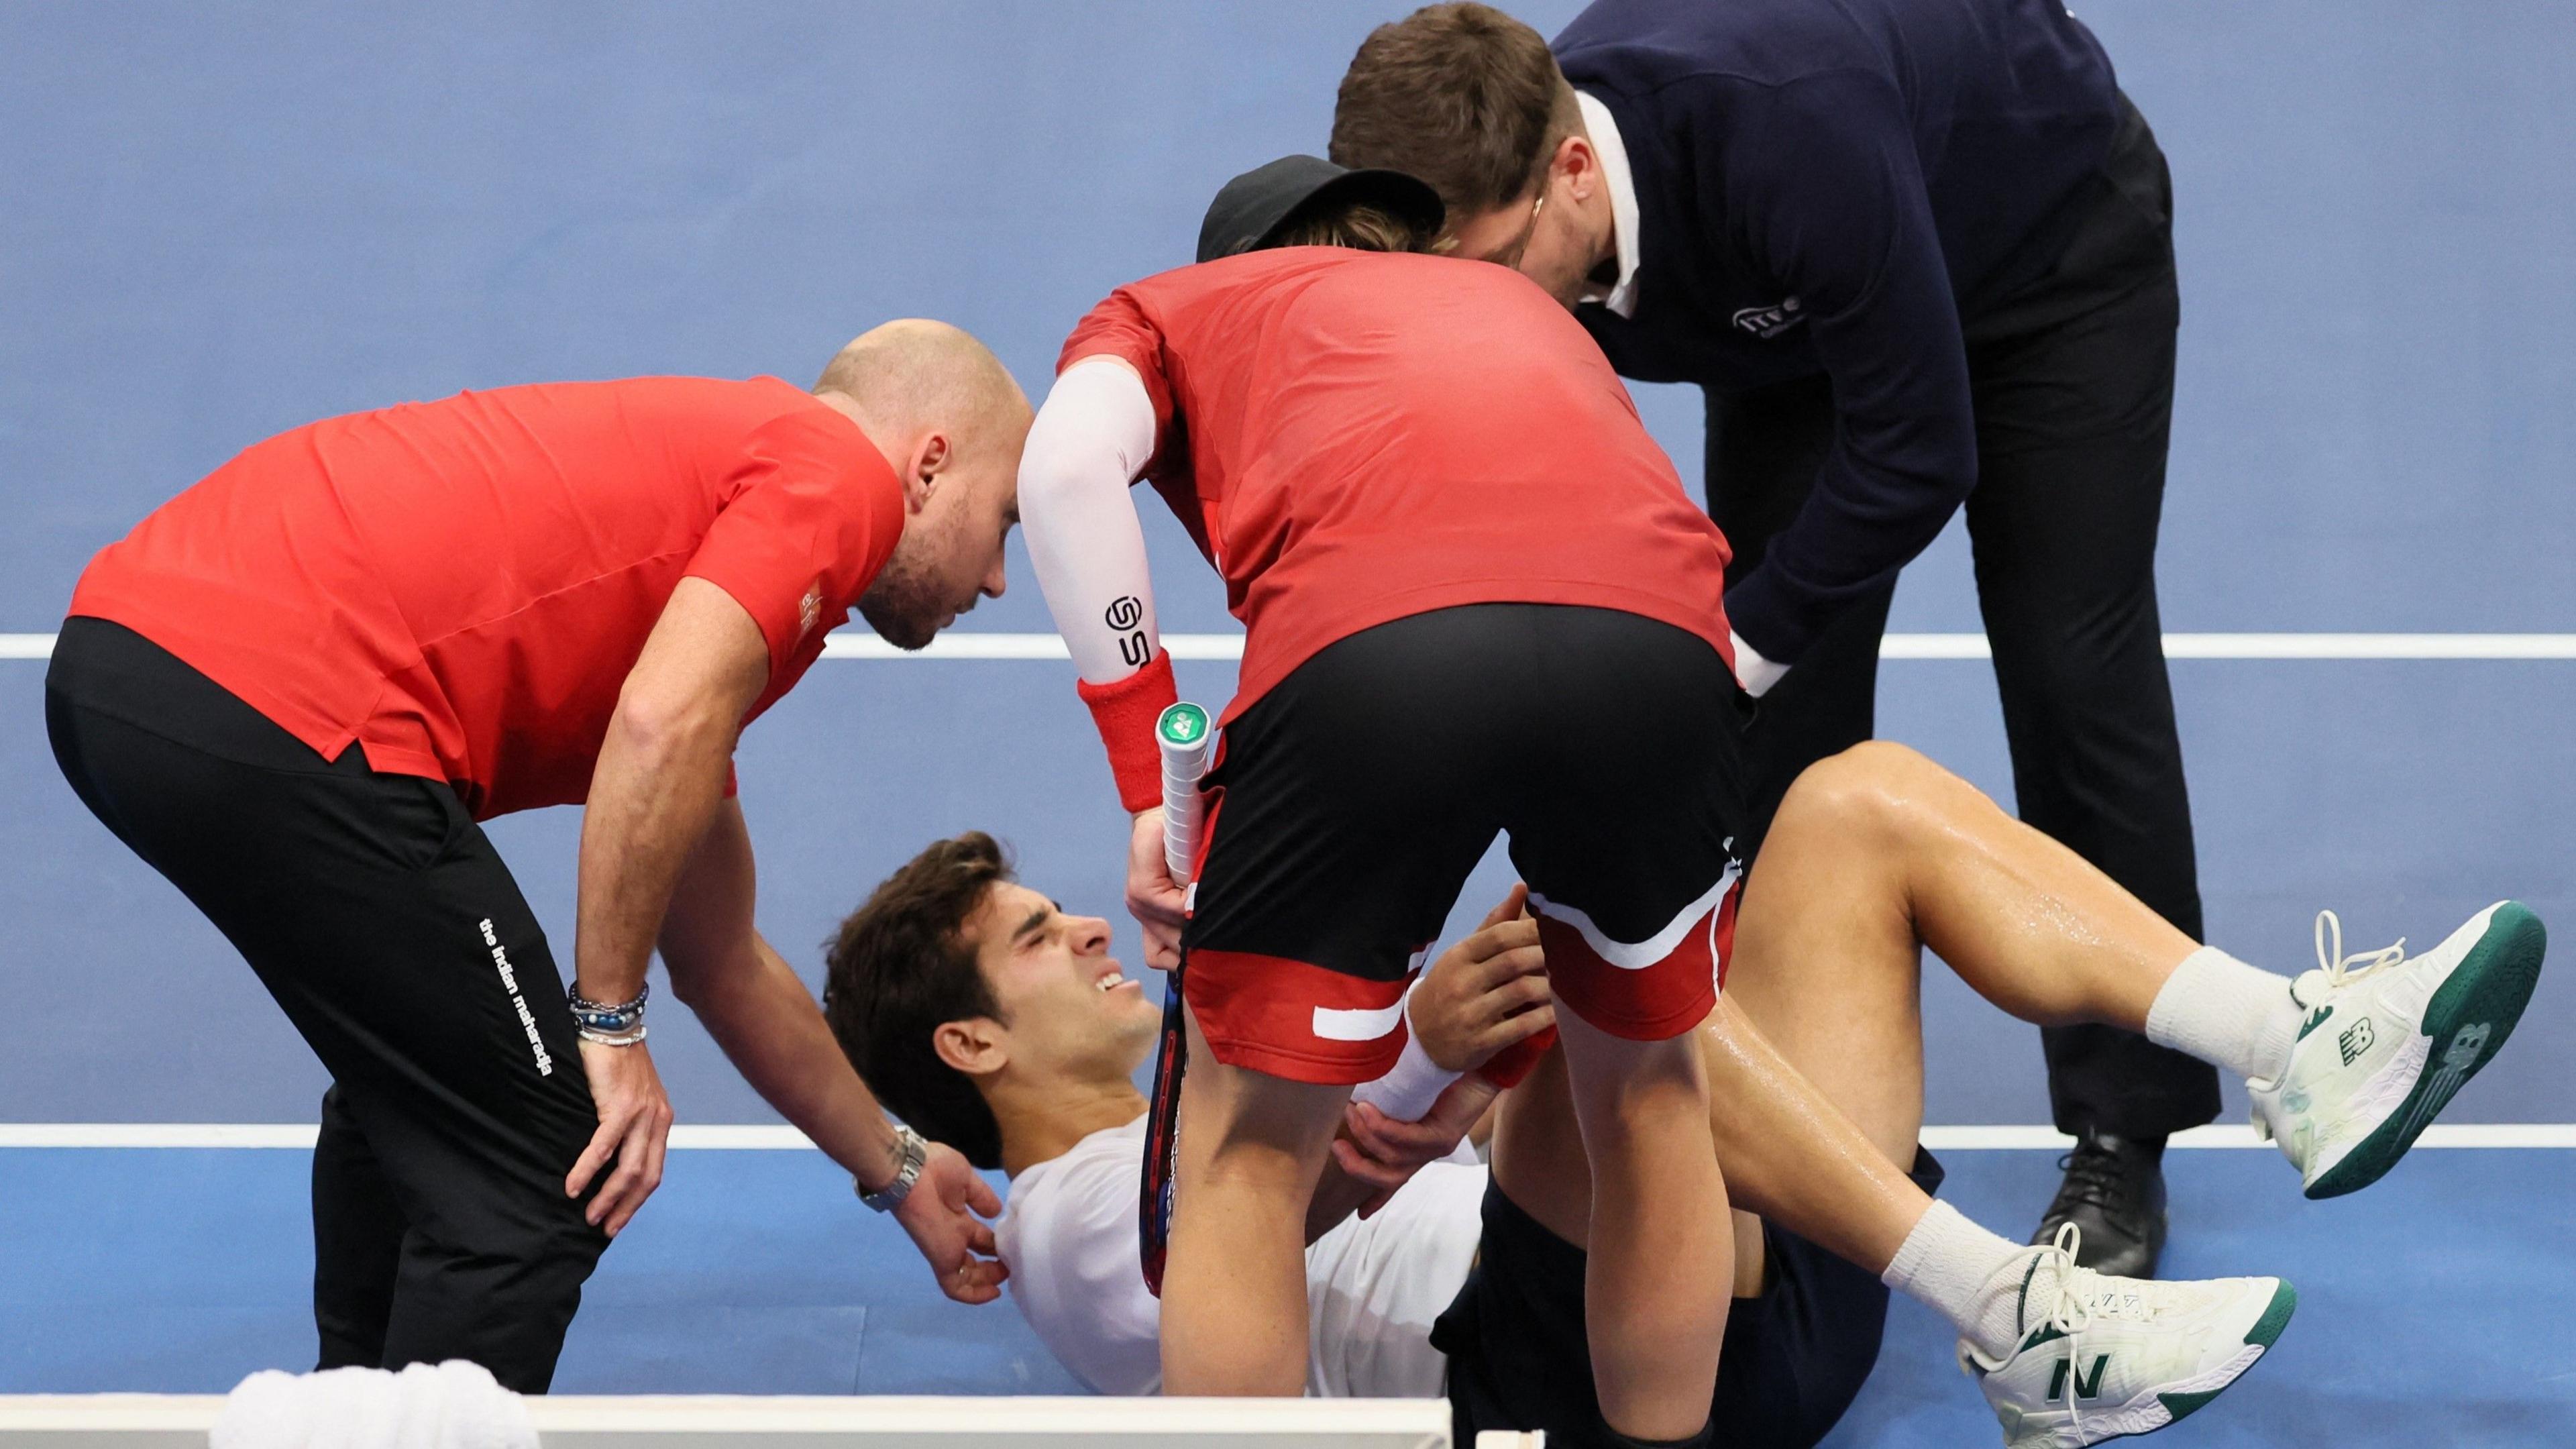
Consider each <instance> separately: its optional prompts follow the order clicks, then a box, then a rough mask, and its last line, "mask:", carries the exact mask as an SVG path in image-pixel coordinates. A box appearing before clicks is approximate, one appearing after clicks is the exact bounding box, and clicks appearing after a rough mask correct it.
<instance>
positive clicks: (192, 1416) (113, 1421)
mask: <svg viewBox="0 0 2576 1449" xmlns="http://www.w3.org/2000/svg"><path fill="white" fill-rule="evenodd" d="M526 1402H527V1410H528V1418H529V1420H530V1421H531V1426H532V1427H533V1428H535V1429H536V1430H537V1432H538V1434H539V1435H540V1436H542V1437H543V1439H544V1441H545V1444H546V1446H547V1449H638V1446H650V1445H670V1446H673V1449H696V1446H703V1445H710V1444H725V1445H736V1446H743V1449H750V1446H758V1445H780V1446H788V1445H798V1446H810V1445H823V1444H830V1445H836V1446H840V1449H923V1446H926V1445H953V1446H957V1449H976V1446H990V1445H996V1444H1007V1445H1016V1446H1023V1449H1048V1446H1060V1449H1095V1446H1098V1445H1103V1444H1120V1445H1140V1446H1146V1449H1151V1446H1155V1445H1165V1446H1171V1449H1182V1446H1191V1449H1206V1446H1232V1449H1311V1446H1314V1445H1318V1444H1330V1445H1334V1446H1337V1449H1447V1446H1448V1445H1449V1443H1450V1438H1449V1427H1450V1419H1449V1405H1448V1403H1447V1401H1445V1400H1441V1399H1118V1398H1041V1397H1034V1396H1032V1397H1019V1398H1015V1397H1008V1396H993V1397H984V1398H930V1397H917V1396H885V1397H880V1396H877V1395H865V1396H860V1395H833V1396H831V1397H828V1398H827V1397H799V1396H794V1395H761V1396H741V1395H721V1394H715V1395H676V1396H674V1395H649V1396H648V1395H635V1396H625V1395H616V1396H600V1395H582V1394H549V1395H545V1396H542V1397H538V1396H531V1397H530V1398H529V1399H528V1400H527V1401H526ZM223 1407H224V1399H223V1397H222V1396H221V1395H218V1394H30V1395H25V1396H17V1395H0V1444H6V1445H18V1446H24V1449H37V1446H40V1445H41V1446H46V1449H73V1446H80V1445H95V1446H97V1449H163V1446H168V1449H182V1446H187V1445H195V1446H198V1449H204V1445H205V1443H206V1435H207V1431H208V1430H210V1429H212V1428H213V1427H214V1424H215V1419H216V1416H217V1415H219V1414H220V1413H222V1411H223ZM244 1437H245V1438H251V1437H258V1436H254V1435H245V1436H244ZM268 1437H269V1438H270V1439H275V1438H277V1437H279V1436H275V1435H272V1436H268ZM313 1437H314V1439H315V1440H316V1441H317V1442H320V1441H324V1440H328V1441H329V1442H334V1443H337V1442H344V1441H348V1440H352V1439H355V1440H358V1441H360V1442H371V1441H368V1440H366V1439H365V1436H363V1435H355V1434H349V1433H337V1434H316V1435H314V1436H313ZM380 1437H382V1438H383V1440H384V1441H385V1442H388V1443H390V1442H393V1441H394V1440H395V1438H396V1437H397V1436H396V1435H394V1434H392V1433H390V1432H389V1433H386V1434H384V1435H382V1436H380ZM413 1437H418V1438H421V1439H424V1440H427V1439H433V1438H440V1437H444V1438H448V1439H455V1440H457V1441H459V1442H464V1441H466V1440H468V1439H471V1438H473V1437H474V1436H472V1435H461V1434H451V1435H446V1436H440V1435H437V1434H434V1433H429V1434H420V1435H417V1436H413ZM491 1437H493V1438H495V1439H497V1438H499V1437H501V1436H499V1435H493V1436H491Z"/></svg>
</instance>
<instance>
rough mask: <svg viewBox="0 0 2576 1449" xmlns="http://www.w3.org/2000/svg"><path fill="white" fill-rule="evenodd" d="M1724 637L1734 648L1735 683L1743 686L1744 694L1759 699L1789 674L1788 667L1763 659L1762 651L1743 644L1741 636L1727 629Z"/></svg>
mask: <svg viewBox="0 0 2576 1449" xmlns="http://www.w3.org/2000/svg"><path fill="white" fill-rule="evenodd" d="M1726 637H1727V642H1729V643H1731V644H1733V645H1734V646H1735V682H1736V683H1738V684H1740V685H1743V686H1744V692H1745V693H1746V694H1749V695H1751V696H1753V697H1754V698H1755V699H1760V698H1761V697H1762V696H1763V695H1764V694H1766V693H1768V692H1769V691H1770V688H1771V686H1773V685H1775V684H1778V683H1779V682H1780V676H1782V675H1784V674H1787V673H1788V672H1789V666H1788V665H1786V664H1774V663H1772V662H1771V661H1770V660H1768V659H1765V658H1763V657H1762V651H1761V650H1759V649H1756V648H1754V647H1753V646H1752V645H1750V644H1747V643H1745V642H1744V636H1743V635H1741V634H1738V633H1736V632H1735V631H1734V630H1732V629H1729V630H1727V631H1726Z"/></svg>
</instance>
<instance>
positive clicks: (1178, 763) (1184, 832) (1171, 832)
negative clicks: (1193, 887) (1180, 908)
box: [1154, 703, 1214, 887]
mask: <svg viewBox="0 0 2576 1449" xmlns="http://www.w3.org/2000/svg"><path fill="white" fill-rule="evenodd" d="M1213 740H1214V732H1213V731H1212V730H1211V729H1210V728H1209V726H1208V714H1207V711H1206V710H1204V709H1201V708H1199V707H1198V706H1197V705H1195V704H1187V703H1183V704H1176V705H1173V706H1171V707H1170V708H1169V709H1166V710H1164V711H1163V715H1162V718H1160V719H1158V720H1156V721H1155V722H1154V743H1155V744H1156V745H1157V746H1158V747H1160V749H1161V750H1162V754H1163V866H1164V868H1165V869H1166V870H1169V871H1170V872H1171V875H1172V883H1173V884H1174V885H1178V886H1184V887H1185V886H1187V885H1188V884H1189V883H1190V863H1191V862H1192V861H1194V860H1196V859H1197V858H1198V846H1199V827H1200V813H1199V812H1200V809H1201V800H1202V797H1201V796H1200V794H1199V777H1200V776H1201V775H1204V774H1206V773H1207V762H1208V752H1209V746H1210V744H1211V743H1212V742H1213Z"/></svg>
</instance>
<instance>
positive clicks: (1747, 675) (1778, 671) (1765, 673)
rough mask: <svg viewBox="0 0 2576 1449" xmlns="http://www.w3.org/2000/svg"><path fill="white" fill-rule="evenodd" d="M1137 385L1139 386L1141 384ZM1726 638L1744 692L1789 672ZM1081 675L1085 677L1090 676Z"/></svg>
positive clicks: (1762, 688)
mask: <svg viewBox="0 0 2576 1449" xmlns="http://www.w3.org/2000/svg"><path fill="white" fill-rule="evenodd" d="M1138 386H1139V387H1140V388H1141V387H1142V386H1143V384H1141V383H1140V384H1138ZM1726 638H1727V642H1728V643H1731V644H1733V645H1734V646H1735V682H1736V683H1738V684H1740V685H1743V686H1744V692H1745V693H1746V694H1749V695H1751V696H1753V697H1754V698H1755V699H1760V698H1761V697H1762V696H1763V694H1764V693H1766V692H1767V691H1769V689H1770V688H1771V686H1773V685H1775V684H1778V683H1779V682H1780V677H1781V676H1782V675H1784V674H1787V673H1788V672H1789V666H1788V665H1786V664H1774V663H1772V662H1771V661H1770V660H1768V659H1765V658H1763V657H1762V651H1761V650H1759V649H1756V648H1754V647H1753V646H1752V645H1750V644H1747V643H1745V642H1744V636H1743V635H1741V634H1738V633H1736V632H1735V631H1734V630H1732V629H1729V630H1727V631H1726ZM1083 677H1084V678H1086V679H1087V678H1089V677H1090V676H1089V675H1085V676H1083Z"/></svg>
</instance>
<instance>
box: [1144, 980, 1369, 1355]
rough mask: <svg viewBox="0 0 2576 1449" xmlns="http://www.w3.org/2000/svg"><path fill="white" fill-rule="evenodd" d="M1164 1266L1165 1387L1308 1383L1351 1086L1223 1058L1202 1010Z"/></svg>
mask: <svg viewBox="0 0 2576 1449" xmlns="http://www.w3.org/2000/svg"><path fill="white" fill-rule="evenodd" d="M1189 1053H1190V1057H1189V1060H1190V1069H1189V1072H1188V1073H1187V1074H1186V1075H1185V1076H1183V1077H1182V1078H1181V1113H1180V1126H1179V1129H1178V1130H1179V1134H1180V1160H1179V1163H1178V1167H1177V1170H1176V1172H1175V1174H1174V1183H1173V1203H1172V1236H1171V1244H1170V1249H1169V1256H1168V1257H1167V1258H1166V1259H1165V1260H1164V1267H1163V1392H1165V1393H1167V1394H1256V1395H1268V1396H1272V1397H1279V1398H1293V1397H1295V1396H1296V1395H1298V1394H1300V1393H1303V1392H1304V1391H1305V1387H1306V1254H1305V1248H1306V1204H1307V1199H1308V1198H1309V1197H1311V1196H1312V1195H1313V1194H1314V1190H1315V1181H1316V1178H1317V1177H1318V1176H1319V1175H1321V1173H1322V1171H1323V1166H1324V1163H1325V1161H1326V1154H1327V1152H1328V1150H1329V1148H1330V1145H1331V1143H1332V1139H1333V1127H1334V1124H1336V1123H1338V1122H1339V1121H1340V1120H1341V1116H1342V1109H1343V1107H1344V1106H1345V1105H1346V1104H1347V1103H1348V1102H1349V1100H1350V1095H1351V1089H1350V1088H1348V1087H1318V1086H1310V1085H1308V1084H1306V1083H1303V1082H1290V1081H1284V1080H1282V1079H1280V1078H1278V1077H1272V1076H1265V1075H1264V1074H1262V1073H1260V1072H1256V1071H1251V1070H1248V1069H1245V1068H1241V1067H1229V1066H1227V1065H1225V1064H1224V1063H1222V1062H1219V1061H1218V1060H1217V1059H1216V1057H1215V1055H1214V1054H1213V1053H1211V1052H1210V1051H1209V1050H1208V1045H1207V1040H1206V1038H1204V1037H1202V1036H1201V1035H1200V1034H1199V1024H1198V1018H1197V1017H1196V1016H1191V1017H1190V1018H1189Z"/></svg>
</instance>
